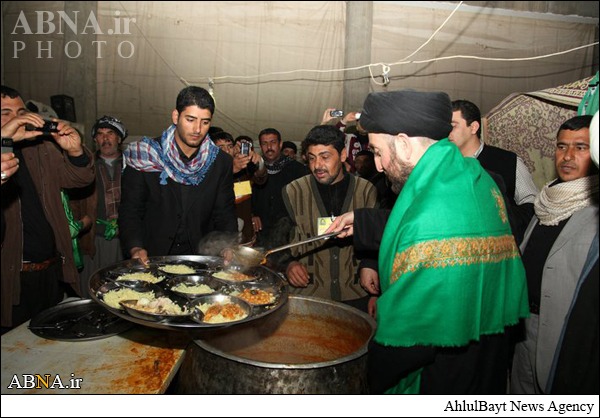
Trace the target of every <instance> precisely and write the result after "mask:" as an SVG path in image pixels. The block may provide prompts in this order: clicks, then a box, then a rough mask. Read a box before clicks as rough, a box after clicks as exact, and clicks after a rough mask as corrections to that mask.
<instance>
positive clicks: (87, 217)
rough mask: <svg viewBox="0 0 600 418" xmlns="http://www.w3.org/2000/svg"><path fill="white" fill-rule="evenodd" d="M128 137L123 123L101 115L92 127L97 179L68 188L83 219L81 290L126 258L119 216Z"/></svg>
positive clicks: (76, 214)
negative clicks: (124, 146) (123, 147)
mask: <svg viewBox="0 0 600 418" xmlns="http://www.w3.org/2000/svg"><path fill="white" fill-rule="evenodd" d="M125 138H127V129H126V128H125V125H124V124H123V122H121V121H120V120H119V119H117V118H114V117H112V116H102V117H101V118H100V119H98V120H97V121H96V123H95V124H94V126H92V139H93V140H94V142H95V144H96V149H97V151H96V154H95V155H94V159H95V162H96V181H95V182H94V183H92V184H91V185H90V186H88V187H84V188H80V189H72V190H70V191H69V197H70V199H71V202H70V204H71V208H72V210H73V217H74V218H75V219H76V220H78V221H79V222H80V225H81V231H80V232H79V236H78V238H79V247H80V249H81V252H82V253H83V269H82V270H81V271H80V278H81V291H82V293H83V294H84V295H87V294H88V287H89V286H88V285H89V279H90V277H91V276H92V274H93V273H94V272H95V271H96V270H98V269H100V268H103V267H106V266H108V265H111V264H114V263H116V262H118V261H121V260H122V259H123V253H122V251H121V245H120V242H119V237H118V229H117V218H118V215H119V204H120V203H121V172H122V171H123V153H122V151H121V144H122V143H123V140H124V139H125Z"/></svg>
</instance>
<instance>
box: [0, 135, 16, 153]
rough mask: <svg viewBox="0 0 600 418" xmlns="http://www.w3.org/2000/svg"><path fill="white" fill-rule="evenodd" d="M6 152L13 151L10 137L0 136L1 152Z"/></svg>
mask: <svg viewBox="0 0 600 418" xmlns="http://www.w3.org/2000/svg"><path fill="white" fill-rule="evenodd" d="M6 152H13V140H12V138H2V154H4V153H6Z"/></svg>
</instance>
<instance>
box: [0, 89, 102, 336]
mask: <svg viewBox="0 0 600 418" xmlns="http://www.w3.org/2000/svg"><path fill="white" fill-rule="evenodd" d="M1 96H2V136H3V137H5V136H11V137H12V138H13V139H14V140H17V139H18V138H20V139H24V138H27V139H31V140H28V141H26V142H23V141H20V142H18V143H16V144H18V145H17V146H15V148H14V154H15V155H16V157H17V158H18V159H19V171H17V172H16V173H15V174H14V175H13V177H12V178H11V181H10V182H8V183H6V184H5V185H4V186H3V187H2V213H3V216H4V217H5V219H6V232H5V237H4V240H3V243H2V292H1V294H2V332H5V331H8V329H10V328H11V327H15V326H17V325H19V324H21V323H23V322H25V321H27V320H28V319H30V318H32V317H33V316H35V315H36V314H38V313H39V312H41V311H43V310H44V309H47V308H49V307H51V306H54V305H56V304H57V303H58V302H60V301H61V300H62V299H63V296H64V292H65V289H64V288H63V287H62V286H61V283H60V282H65V283H68V284H70V285H71V286H72V287H73V289H74V290H75V291H76V292H79V274H78V272H77V268H76V267H75V263H74V261H73V249H72V246H71V235H70V231H69V224H68V222H67V217H66V215H65V209H64V207H63V203H62V200H61V189H62V188H76V187H84V186H87V185H88V184H90V183H91V182H93V181H94V178H95V174H94V163H93V160H92V158H91V157H92V154H91V152H90V151H89V150H87V149H86V148H85V147H84V146H83V144H82V142H81V137H80V136H79V133H78V132H77V131H76V130H75V129H74V128H73V127H71V126H69V125H67V124H65V123H63V122H58V123H57V125H56V130H55V131H54V132H44V131H43V126H44V125H45V124H44V120H43V119H42V118H40V117H39V116H38V115H35V114H32V113H29V112H28V111H27V110H26V108H25V103H24V102H23V99H22V98H21V96H20V94H19V93H18V92H17V91H16V90H14V89H12V88H10V87H6V86H2V94H1ZM27 124H29V125H31V126H33V127H35V129H37V130H39V131H37V130H33V131H30V132H31V134H27V135H25V134H24V132H25V131H26V125H27ZM30 128H31V127H30Z"/></svg>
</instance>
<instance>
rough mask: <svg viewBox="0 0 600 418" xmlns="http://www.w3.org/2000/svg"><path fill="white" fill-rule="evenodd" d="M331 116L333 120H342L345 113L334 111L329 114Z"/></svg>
mask: <svg viewBox="0 0 600 418" xmlns="http://www.w3.org/2000/svg"><path fill="white" fill-rule="evenodd" d="M329 114H330V115H331V117H332V118H341V117H342V116H344V111H343V110H332V111H331V112H329Z"/></svg>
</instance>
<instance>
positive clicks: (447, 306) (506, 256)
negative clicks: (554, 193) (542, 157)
mask: <svg viewBox="0 0 600 418" xmlns="http://www.w3.org/2000/svg"><path fill="white" fill-rule="evenodd" d="M379 272H380V278H381V283H380V286H381V291H382V295H381V297H380V298H379V301H378V304H377V322H378V326H377V331H376V334H375V341H376V342H378V343H379V344H382V345H389V346H395V347H411V346H414V345H425V346H427V345H430V346H437V347H460V346H466V345H468V344H469V343H470V342H471V341H478V340H479V338H480V336H482V335H491V334H497V333H502V332H504V328H505V326H507V325H512V324H516V323H517V322H518V321H519V319H520V318H523V317H526V316H528V314H529V308H528V301H527V284H526V279H525V270H524V267H523V264H522V262H521V258H520V255H519V250H518V247H517V245H516V243H515V241H514V238H513V236H512V234H511V230H510V225H509V221H508V215H507V213H506V208H505V206H504V200H503V198H502V194H501V192H500V191H499V190H498V188H497V186H496V184H495V183H494V180H492V178H491V177H490V176H489V175H488V174H487V173H486V172H485V170H484V169H483V168H482V167H481V165H480V164H479V161H477V159H475V158H464V157H463V156H462V155H461V153H460V151H459V149H458V147H456V145H454V144H452V143H450V142H449V141H448V140H447V139H444V140H441V141H438V142H437V143H436V144H434V145H432V146H431V147H430V148H429V149H428V150H427V152H426V153H425V154H424V155H423V157H422V158H421V160H420V161H419V162H418V163H417V165H416V166H415V168H414V170H413V172H412V173H411V175H410V176H409V179H408V181H407V182H406V184H405V186H404V188H403V189H402V192H401V193H400V196H399V198H398V200H397V201H396V204H395V205H394V208H393V210H392V212H391V214H390V217H389V220H388V222H387V224H386V228H385V231H384V234H383V238H382V241H381V246H380V251H379ZM420 373H421V370H418V371H416V372H414V373H412V374H410V375H408V376H407V377H406V378H404V379H403V380H401V381H400V382H399V384H398V385H397V386H396V387H394V388H392V389H391V390H390V391H389V392H392V393H418V392H419V386H420Z"/></svg>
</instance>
